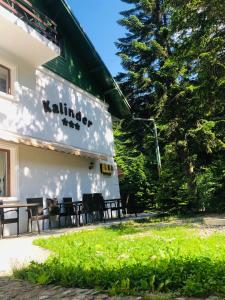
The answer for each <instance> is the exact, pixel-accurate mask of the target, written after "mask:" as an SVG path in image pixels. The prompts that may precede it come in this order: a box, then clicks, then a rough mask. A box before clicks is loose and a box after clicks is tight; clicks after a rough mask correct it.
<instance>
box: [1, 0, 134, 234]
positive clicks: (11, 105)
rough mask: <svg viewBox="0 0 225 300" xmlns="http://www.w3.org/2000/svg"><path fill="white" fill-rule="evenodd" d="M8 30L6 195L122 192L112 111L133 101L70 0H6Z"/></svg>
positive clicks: (4, 29) (7, 198) (4, 58)
mask: <svg viewBox="0 0 225 300" xmlns="http://www.w3.org/2000/svg"><path fill="white" fill-rule="evenodd" d="M0 36H1V39H0V199H2V200H4V202H6V203H10V202H12V201H13V202H15V201H18V202H25V201H26V198H28V197H44V198H47V197H57V198H58V199H59V201H60V199H61V198H62V197H72V198H73V199H74V201H79V200H82V195H83V194H84V193H97V192H99V193H102V194H103V196H104V198H105V199H113V198H118V197H119V196H120V193H119V184H118V176H117V166H116V164H115V161H114V144H113V132H112V117H116V118H121V117H124V116H126V115H127V114H129V105H128V103H127V102H126V99H125V98H124V97H123V95H122V93H121V91H120V90H119V88H118V86H117V85H116V83H115V81H114V80H113V78H112V77H111V75H110V73H109V72H108V70H107V68H106V67H105V65H104V64H103V62H102V60H101V58H100V57H99V55H98V54H97V52H96V51H95V49H94V47H93V45H92V44H91V42H90V41H89V39H88V37H87V36H86V35H85V33H84V32H83V30H82V29H81V27H80V25H79V23H78V22H77V20H76V19H75V17H74V16H73V14H72V13H71V10H70V9H69V7H68V6H67V4H66V2H65V1H64V0H45V1H34V0H33V1H31V0H29V1H27V0H18V1H15V0H14V1H12V0H1V1H0ZM22 214H23V215H22V216H21V218H20V219H21V224H20V228H21V231H25V230H26V222H27V216H26V212H25V210H24V211H23V212H22ZM13 231H14V227H13V225H12V226H11V225H9V226H8V227H7V228H6V234H7V233H8V234H10V233H13Z"/></svg>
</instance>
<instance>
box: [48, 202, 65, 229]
mask: <svg viewBox="0 0 225 300" xmlns="http://www.w3.org/2000/svg"><path fill="white" fill-rule="evenodd" d="M46 203H47V207H48V213H49V218H51V217H54V216H58V220H59V228H60V227H61V218H62V217H66V216H67V214H66V213H65V212H63V211H62V210H61V204H60V203H59V202H58V201H57V199H56V198H47V199H46Z"/></svg>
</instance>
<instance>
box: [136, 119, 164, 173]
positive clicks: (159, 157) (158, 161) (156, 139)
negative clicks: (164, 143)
mask: <svg viewBox="0 0 225 300" xmlns="http://www.w3.org/2000/svg"><path fill="white" fill-rule="evenodd" d="M133 120H134V121H143V122H151V123H153V125H154V127H153V133H154V138H155V154H156V160H157V168H158V175H159V178H160V175H161V169H162V163H161V155H160V150H159V140H158V132H157V125H156V122H155V120H154V119H153V118H150V119H144V118H135V117H133Z"/></svg>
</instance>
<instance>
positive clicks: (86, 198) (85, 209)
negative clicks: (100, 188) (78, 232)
mask: <svg viewBox="0 0 225 300" xmlns="http://www.w3.org/2000/svg"><path fill="white" fill-rule="evenodd" d="M82 214H84V216H85V222H86V224H87V222H88V216H89V217H91V218H92V220H93V206H92V194H83V197H82Z"/></svg>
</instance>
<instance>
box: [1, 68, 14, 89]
mask: <svg viewBox="0 0 225 300" xmlns="http://www.w3.org/2000/svg"><path fill="white" fill-rule="evenodd" d="M0 68H3V69H5V70H7V72H8V84H7V85H8V89H7V91H6V93H5V92H3V91H0V92H1V93H4V94H6V95H12V91H11V69H10V68H8V67H6V66H4V65H2V64H1V63H0Z"/></svg>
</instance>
